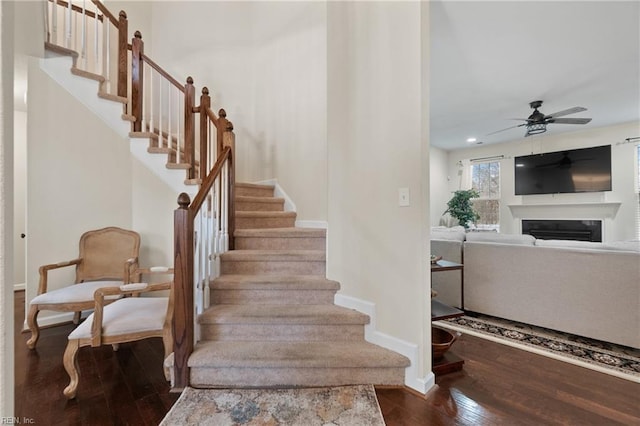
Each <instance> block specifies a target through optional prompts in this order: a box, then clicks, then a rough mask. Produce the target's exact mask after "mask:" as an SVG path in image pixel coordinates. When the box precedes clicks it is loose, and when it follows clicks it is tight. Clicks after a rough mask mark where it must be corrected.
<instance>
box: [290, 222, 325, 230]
mask: <svg viewBox="0 0 640 426" xmlns="http://www.w3.org/2000/svg"><path fill="white" fill-rule="evenodd" d="M296 227H297V228H322V229H328V228H329V223H328V222H327V221H326V220H296Z"/></svg>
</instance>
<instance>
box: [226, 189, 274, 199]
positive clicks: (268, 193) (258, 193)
mask: <svg viewBox="0 0 640 426" xmlns="http://www.w3.org/2000/svg"><path fill="white" fill-rule="evenodd" d="M234 190H235V195H237V196H244V197H273V188H251V187H244V186H236V187H235V188H234Z"/></svg>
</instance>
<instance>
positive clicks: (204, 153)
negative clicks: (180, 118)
mask: <svg viewBox="0 0 640 426" xmlns="http://www.w3.org/2000/svg"><path fill="white" fill-rule="evenodd" d="M210 107H211V97H209V89H207V88H206V87H203V88H202V95H201V96H200V175H199V176H198V177H199V178H200V179H202V180H204V178H205V177H207V174H208V173H209V170H210V169H211V167H213V164H209V162H208V161H207V159H208V158H209V152H208V151H209V126H208V124H209V117H208V116H207V110H208V109H209V108H210Z"/></svg>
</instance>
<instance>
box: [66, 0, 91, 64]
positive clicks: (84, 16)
mask: <svg viewBox="0 0 640 426" xmlns="http://www.w3.org/2000/svg"><path fill="white" fill-rule="evenodd" d="M69 3H71V0H69ZM80 58H81V60H82V62H83V65H84V67H85V68H84V69H85V70H86V69H87V8H86V0H82V34H81V40H80Z"/></svg>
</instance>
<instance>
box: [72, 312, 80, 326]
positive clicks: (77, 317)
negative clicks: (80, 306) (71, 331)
mask: <svg viewBox="0 0 640 426" xmlns="http://www.w3.org/2000/svg"><path fill="white" fill-rule="evenodd" d="M80 315H82V312H81V311H77V312H74V313H73V323H74V324H75V325H78V324H80Z"/></svg>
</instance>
